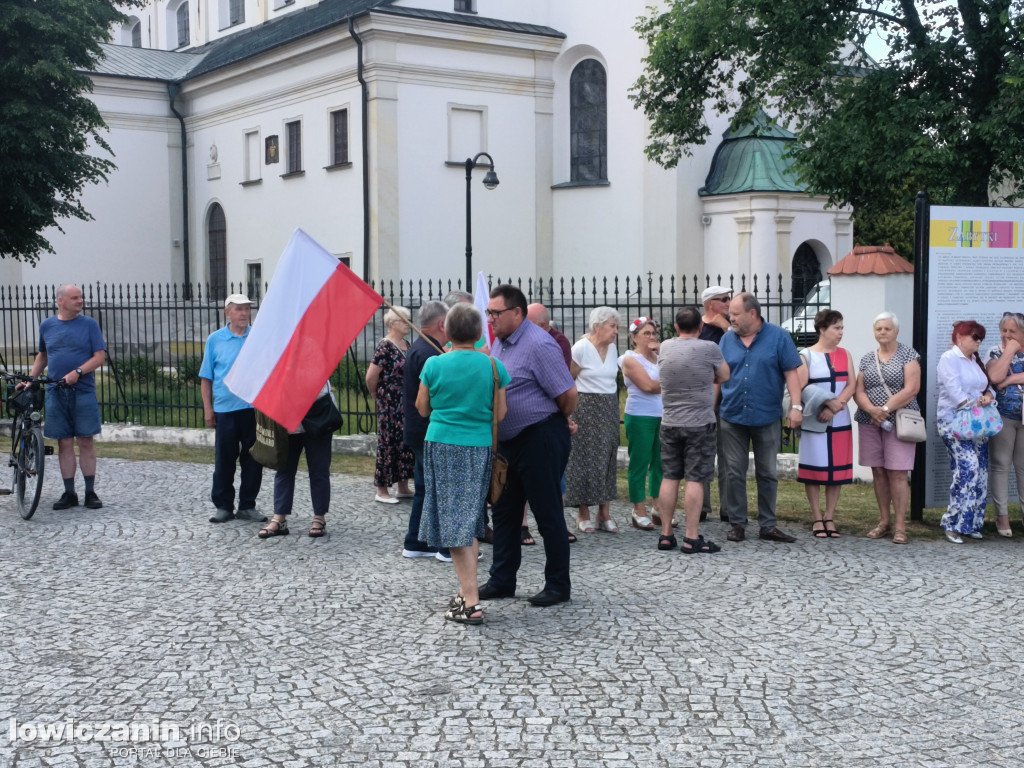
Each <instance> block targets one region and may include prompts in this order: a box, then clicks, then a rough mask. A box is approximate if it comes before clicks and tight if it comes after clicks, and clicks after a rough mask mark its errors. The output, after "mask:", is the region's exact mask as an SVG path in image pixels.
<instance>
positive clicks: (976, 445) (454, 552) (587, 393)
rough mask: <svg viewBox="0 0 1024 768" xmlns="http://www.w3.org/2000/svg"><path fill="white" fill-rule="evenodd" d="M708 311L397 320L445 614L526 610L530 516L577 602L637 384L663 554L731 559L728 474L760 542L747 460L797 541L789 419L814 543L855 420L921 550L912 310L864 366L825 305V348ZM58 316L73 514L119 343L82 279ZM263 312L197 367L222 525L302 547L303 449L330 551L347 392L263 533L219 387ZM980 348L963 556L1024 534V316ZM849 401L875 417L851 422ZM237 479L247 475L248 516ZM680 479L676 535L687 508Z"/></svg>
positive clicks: (943, 428)
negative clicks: (522, 579)
mask: <svg viewBox="0 0 1024 768" xmlns="http://www.w3.org/2000/svg"><path fill="white" fill-rule="evenodd" d="M701 300H702V303H703V306H702V307H683V308H681V309H680V310H679V311H678V312H676V314H675V317H674V323H673V328H672V329H663V328H661V327H659V325H658V323H657V322H656V321H655V320H653V319H651V318H649V317H646V316H640V317H637V318H634V319H632V320H631V321H630V322H629V324H628V326H626V329H627V338H628V347H629V348H628V349H627V350H625V351H624V353H623V354H621V355H620V354H619V352H618V349H617V346H616V343H617V341H618V339H619V331H620V328H621V327H622V326H623V322H624V321H623V318H621V317H620V315H619V313H618V312H617V311H616V310H615V309H613V308H611V307H597V308H595V309H594V310H593V311H592V312H591V313H590V316H589V321H588V324H587V330H586V333H585V334H583V335H582V336H581V337H580V338H579V339H578V340H577V341H575V343H571V342H570V341H569V340H568V339H566V337H565V336H564V335H563V334H561V333H560V332H559V331H558V330H557V329H555V328H553V327H552V326H551V323H550V314H549V313H548V311H547V309H546V308H545V307H543V306H542V305H540V304H532V305H529V306H528V305H527V303H526V297H525V296H524V294H523V293H522V291H520V290H519V289H518V288H516V287H514V286H511V285H500V286H498V287H496V288H495V289H494V290H493V291H491V293H490V297H489V303H488V306H487V310H486V313H485V314H486V322H487V324H488V325H489V328H490V334H487V333H486V332H485V328H484V318H483V317H482V316H481V313H480V311H479V310H478V309H477V308H476V307H475V306H473V304H472V297H471V296H470V295H469V294H467V293H463V292H460V291H453V292H452V293H450V294H449V295H448V296H446V297H445V300H444V301H428V302H426V303H424V304H423V306H422V307H420V309H419V317H418V320H419V327H418V328H417V338H416V339H415V341H413V342H412V343H410V342H409V333H410V331H411V330H412V325H411V315H410V313H409V312H408V310H406V309H404V308H402V307H392V308H391V309H390V310H389V311H388V312H387V314H386V315H385V317H384V324H385V326H386V329H387V333H386V335H385V337H384V338H383V339H381V341H380V343H379V344H378V345H377V347H376V350H375V353H374V355H373V359H372V361H371V363H370V365H369V367H368V370H367V373H366V384H367V388H368V390H369V391H370V392H371V393H372V395H373V397H374V399H375V401H376V404H377V413H378V424H379V431H378V451H377V465H376V472H375V475H374V487H375V494H374V500H375V501H377V502H380V503H385V504H394V503H398V500H399V499H403V498H410V499H412V506H411V510H410V514H409V523H408V528H407V532H406V536H405V541H404V543H403V552H402V554H403V555H404V556H405V557H408V558H420V557H429V558H436V559H439V560H442V561H445V562H452V563H454V569H455V572H456V576H457V578H458V582H459V590H458V593H457V594H456V595H455V596H454V597H452V598H451V600H450V602H449V605H448V608H447V611H446V613H445V616H446V618H447V619H448V620H451V621H454V622H459V623H466V624H479V623H481V622H482V621H483V607H482V603H483V601H488V600H498V599H502V598H508V597H512V596H514V594H515V592H516V586H517V577H518V572H519V570H520V566H521V564H522V554H521V548H522V547H523V546H528V545H532V544H535V543H536V542H535V540H534V539H533V537H532V535H531V534H530V531H529V528H528V526H527V516H526V510H527V509H529V510H530V511H532V514H533V517H534V519H535V521H536V525H537V530H538V532H539V535H540V538H541V539H542V541H543V547H544V554H545V565H544V586H543V588H542V589H541V590H540V591H539V592H537V593H536V594H534V595H533V596H531V597H530V598H529V602H530V603H532V604H533V605H536V606H542V607H543V606H550V605H555V604H558V603H562V602H565V601H568V600H569V599H570V596H571V593H572V587H571V580H570V573H569V560H570V557H569V553H570V544H571V543H573V542H575V541H576V535H574V533H572V532H570V531H569V529H568V527H567V525H566V521H565V516H564V513H563V509H564V508H565V507H573V508H575V510H576V514H575V518H576V519H575V529H576V533H579V534H594V533H597V532H603V533H610V534H614V533H617V532H618V530H619V528H618V524H617V523H616V521H615V520H614V519H613V517H612V515H611V506H610V504H611V502H612V501H613V500H615V499H616V497H617V495H618V493H617V456H618V448H619V442H620V439H619V424H620V398H619V383H618V376H619V374H620V372H621V376H622V383H623V386H624V388H625V392H626V398H625V404H624V409H623V411H624V412H623V414H622V418H623V421H624V426H625V436H626V443H627V446H628V456H629V467H628V472H627V475H628V497H629V502H630V503H631V504H632V511H631V520H630V522H631V525H632V526H633V527H634V528H636V529H639V530H643V531H653V530H655V529H659V535H658V541H657V548H658V549H659V550H666V551H667V550H674V549H678V550H679V551H680V552H682V553H684V554H701V553H704V554H710V553H715V552H719V551H720V550H721V547H720V546H719V545H718V544H716V543H714V542H712V541H711V540H709V539H706V538H705V537H704V536H703V535H701V533H700V522H701V521H703V520H706V519H707V518H708V517H709V515H710V513H711V493H710V491H711V483H712V481H714V480H715V473H716V467H717V481H718V491H719V498H720V502H721V505H720V510H719V512H720V519H721V520H722V521H726V522H728V523H729V530H728V533H727V538H728V540H729V541H731V542H742V541H744V540H745V538H746V529H747V524H748V508H747V471H748V464H749V457H750V456H751V454H752V455H753V459H754V480H755V485H756V498H757V521H758V537H759V538H760V539H763V540H767V541H773V542H780V543H790V542H793V541H795V537H794V536H792V535H791V534H789V533H786V532H785V531H782V530H780V529H779V528H778V526H777V520H776V496H777V490H778V475H777V453H778V450H779V446H780V441H781V430H782V428H783V425H784V424H785V425H788V427H789V428H790V429H799V430H800V449H799V450H800V454H799V470H798V477H797V479H798V481H799V482H801V483H802V484H804V486H805V490H806V495H807V501H808V507H809V519H810V533H811V535H812V536H813V537H814V538H816V539H838V538H840V536H841V534H840V530H839V527H838V522H837V520H836V514H837V510H838V507H839V499H840V492H841V489H842V486H843V485H845V484H848V483H850V482H852V480H853V474H854V456H853V429H854V424H856V429H857V431H858V444H859V452H858V456H857V461H858V462H859V464H860V465H861V466H864V467H870V468H871V474H872V479H873V485H874V493H875V498H876V500H877V503H878V514H879V517H878V524H877V525H876V526H875V527H874V528H873V529H872V530H870V531H869V532H868V533H867V537H868V538H870V539H882V538H889V537H891V539H892V541H893V543H896V544H906V543H907V521H906V513H907V507H908V504H909V486H908V482H907V480H908V472H910V471H911V470H913V468H914V461H915V455H916V446H915V441H916V440H920V439H922V437H921V435H923V428H922V430H921V434H918V435H916V436H915V435H914V430H913V429H912V426H913V424H912V422H913V421H914V419H913V418H909V417H914V416H915V415H916V416H917V419H918V423H919V424H920V416H919V414H920V411H921V408H920V405H919V403H918V399H917V394H918V392H919V389H920V386H921V376H922V372H921V366H920V355H919V354H918V352H917V351H915V350H914V349H912V348H910V347H909V346H906V345H904V344H902V343H900V342H899V341H898V338H897V337H898V335H899V331H900V324H899V319H898V318H897V317H896V316H895V315H894V314H892V313H891V312H883V313H882V314H880V315H878V316H877V317H876V318H875V319H874V321H873V325H872V330H873V332H874V337H875V341H876V342H877V345H878V346H877V349H874V350H872V351H870V352H868V353H866V354H864V355H863V356H862V357H861V358H860V359H859V364H858V365H856V366H855V365H854V357H853V356H852V355H851V354H850V352H848V351H847V350H846V349H845V348H843V347H842V346H841V343H842V340H843V333H844V321H843V316H842V314H841V313H840V312H838V311H836V310H833V309H827V310H823V311H821V312H819V313H818V314H817V316H816V317H815V321H814V327H815V330H816V332H817V340H816V342H815V343H814V344H812V345H810V346H808V347H807V348H805V349H801V350H798V349H797V346H796V345H795V344H794V342H793V339H792V338H791V336H790V335H789V334H788V333H787V332H786V331H784V330H783V329H782V328H781V327H779V326H777V325H773V324H771V323H769V322H767V321H766V320H765V319H764V317H763V316H762V313H761V307H760V304H759V302H758V300H757V298H756V297H755V296H754V295H753V294H751V293H745V292H744V293H739V294H737V295H735V296H733V295H732V292H731V291H729V290H728V289H726V288H724V287H722V286H711V287H709V288H708V289H707V290H705V291H704V292H703V294H702V296H701ZM57 304H58V313H57V315H56V316H55V317H53V318H49V319H47V320H46V321H44V323H43V325H42V327H41V328H40V349H39V354H38V356H37V358H36V360H35V362H34V363H33V366H32V371H31V373H32V375H33V376H38V375H40V374H41V373H42V372H43V370H44V369H47V368H48V370H49V374H50V376H51V377H53V378H63V379H64V381H65V382H66V383H67V384H68V385H69V386H68V387H67V388H66V389H61V390H57V389H55V388H51V389H50V390H49V391H48V392H47V402H46V408H47V419H46V433H45V434H46V436H47V437H51V438H55V439H57V440H58V441H59V447H60V453H59V455H60V466H61V474H62V477H63V478H64V483H65V492H64V494H63V495H62V496H61V498H60V499H59V500H58V501H57V502H56V503H55V504H54V509H67V508H69V507H72V506H75V505H77V504H78V498H77V495H76V493H75V485H74V476H75V469H76V461H75V458H76V457H75V451H74V445H75V443H76V442H77V445H78V448H79V456H78V463H79V464H80V466H81V470H82V474H83V476H84V479H85V505H86V506H87V507H90V508H98V507H99V506H102V505H101V503H100V501H99V498H98V496H97V495H96V493H95V490H94V486H93V484H94V480H95V453H94V450H93V447H92V438H93V436H94V435H95V434H97V433H98V431H99V419H98V408H97V407H96V397H95V392H94V388H93V387H94V385H93V383H92V382H93V371H94V370H95V369H96V368H97V367H98V366H99V365H101V364H102V362H103V357H104V354H105V346H104V342H103V338H102V334H100V332H99V328H98V326H96V324H95V321H92V320H90V319H89V318H86V317H84V316H83V315H82V314H81V311H82V298H81V291H80V290H79V289H78V288H76V287H75V286H61V287H60V289H59V290H58V292H57ZM250 306H251V302H250V301H249V299H248V298H247V297H246V296H244V295H241V294H232V295H231V296H228V297H227V299H226V301H225V302H224V315H225V320H226V324H225V325H224V327H223V328H220V329H219V330H217V331H215V332H214V333H212V334H211V335H210V337H209V338H208V340H207V343H206V349H205V354H204V358H203V363H202V367H201V369H200V373H199V376H200V382H201V392H202V398H203V408H204V414H205V420H206V423H207V425H208V426H210V427H212V428H214V429H215V430H216V431H215V465H214V472H213V483H212V490H211V495H210V497H211V501H212V502H213V505H214V508H215V512H214V515H213V517H211V518H210V522H212V523H223V522H226V521H228V520H231V519H235V518H239V519H243V520H249V521H253V522H259V523H266V525H264V526H263V527H262V528H260V529H259V532H258V536H259V538H263V539H265V538H271V537H275V536H282V535H286V534H288V533H289V530H288V519H289V515H290V513H291V511H292V498H293V495H294V487H295V475H296V470H297V467H298V463H299V457H300V455H301V454H302V453H303V452H304V453H305V454H306V460H307V466H308V469H309V483H310V491H311V500H312V506H313V510H312V511H313V518H312V522H311V527H310V530H309V536H311V537H319V536H323V535H324V533H325V532H326V515H327V512H328V510H329V506H330V477H329V473H330V455H331V435H332V434H333V432H334V430H336V429H337V427H338V425H339V423H340V415H339V414H338V410H337V407H336V404H335V403H334V401H333V395H332V393H331V390H330V386H329V383H328V382H325V383H324V386H323V390H322V391H321V393H320V396H319V397H318V398H317V400H316V402H315V403H314V404H313V406H312V407H311V408H310V410H309V413H308V414H307V416H306V418H305V419H303V421H302V424H301V425H300V426H299V427H298V428H297V429H296V430H294V431H293V432H291V433H289V434H288V436H287V442H288V457H287V461H286V462H285V463H284V465H283V467H282V468H280V469H279V470H278V471H277V473H276V476H275V481H274V515H273V518H272V519H270V521H269V522H267V518H266V517H265V516H263V515H261V514H259V513H257V511H256V507H255V503H256V497H257V494H258V492H259V489H260V485H261V481H262V474H263V473H262V467H261V466H260V465H259V464H258V463H257V462H256V461H255V460H254V459H253V457H252V456H251V455H250V454H249V449H250V447H251V446H252V445H253V442H254V440H255V434H256V429H257V425H256V424H257V422H256V418H255V413H254V410H253V408H252V406H251V405H250V404H248V403H246V402H244V401H242V400H240V399H239V398H238V397H237V396H235V395H234V394H233V393H232V392H231V391H230V390H229V389H228V388H227V387H226V386H225V385H224V376H225V375H226V374H227V372H228V370H230V368H231V366H232V364H233V362H234V360H235V358H236V357H237V356H238V352H239V350H240V349H241V347H242V345H243V344H244V343H245V340H246V338H247V336H248V332H249V321H250V315H251V313H250ZM985 335H986V332H985V328H984V327H983V326H982V325H980V324H979V323H977V322H976V321H974V320H964V321H961V322H957V323H955V324H954V326H953V330H952V334H951V337H950V342H951V346H950V348H949V349H948V350H947V351H946V352H945V353H944V354H943V355H942V356H941V358H940V359H939V361H938V365H937V378H938V408H937V418H936V424H935V430H936V432H937V434H938V435H939V436H940V438H941V439H942V441H943V443H944V445H945V446H946V449H947V451H948V454H949V461H950V470H951V473H952V480H951V486H950V500H949V505H948V508H947V511H946V513H945V514H944V515H943V517H942V521H941V527H942V529H943V530H944V532H945V535H946V538H947V539H948V540H949V541H950V542H952V543H954V544H962V543H963V540H964V537H968V538H975V539H980V538H982V526H983V523H984V515H985V507H986V504H987V502H988V499H989V498H990V497H991V500H992V502H993V504H994V506H995V512H996V530H997V532H998V533H999V535H1001V536H1005V537H1011V536H1012V535H1013V534H1012V531H1011V528H1010V521H1009V512H1008V485H1009V471H1010V468H1011V467H1012V468H1013V469H1014V472H1015V475H1016V480H1017V486H1018V488H1024V426H1022V423H1024V422H1022V407H1024V315H1022V314H1020V313H1012V312H1007V313H1005V314H1004V315H1003V317H1002V320H1001V321H1000V324H999V344H998V345H997V346H995V347H993V348H991V349H990V350H989V352H988V355H987V358H988V359H987V362H986V361H984V360H983V358H982V355H981V354H980V348H981V345H982V344H983V342H984V340H985ZM489 338H490V339H491V341H490V342H488V339H489ZM69 393H70V394H69ZM851 401H853V403H854V404H855V405H856V410H855V412H854V413H853V415H852V417H851V413H850V403H851ZM908 415H909V417H908ZM908 424H910V426H908ZM495 447H496V453H497V454H498V455H500V456H501V457H503V458H504V460H505V462H507V478H506V485H505V487H504V490H503V491H502V492H501V493H500V494H499V495H497V496H496V497H494V498H492V499H491V502H492V503H491V504H488V501H487V500H488V491H489V489H490V486H491V472H492V466H493V462H494V461H495V455H496V454H495ZM236 467H240V469H241V484H240V487H239V491H238V504H237V509H236V505H235V487H234V476H235V471H236ZM990 469H991V471H990ZM410 480H411V481H412V482H413V486H412V487H410V486H409V482H410ZM684 482H685V489H684V491H683V503H682V509H683V513H684V535H683V536H682V537H681V538H682V541H681V542H679V541H678V540H677V538H676V530H675V529H676V527H677V526H678V522H677V520H676V515H675V511H676V509H677V507H678V506H679V491H680V485H681V484H683V483H684ZM393 487H395V488H396V490H395V491H392V488H393ZM822 491H823V492H824V493H822ZM822 495H823V496H824V503H822ZM648 503H650V506H648ZM488 517H489V518H490V525H488ZM480 542H487V543H492V544H493V547H494V556H493V560H492V565H491V567H490V570H489V573H488V577H487V579H486V580H484V581H483V582H482V583H480V582H479V581H478V576H477V560H478V557H479V544H480Z"/></svg>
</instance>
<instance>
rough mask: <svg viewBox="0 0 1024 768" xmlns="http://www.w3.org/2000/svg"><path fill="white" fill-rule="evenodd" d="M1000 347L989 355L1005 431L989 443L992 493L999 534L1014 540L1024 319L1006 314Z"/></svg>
mask: <svg viewBox="0 0 1024 768" xmlns="http://www.w3.org/2000/svg"><path fill="white" fill-rule="evenodd" d="M999 341H1000V344H999V346H998V347H994V348H992V349H991V350H989V353H988V365H987V366H986V369H987V370H988V380H989V381H990V382H991V384H992V386H993V387H995V388H996V407H997V409H998V411H999V415H1000V416H1002V417H1003V429H1002V430H1001V431H1000V432H999V434H998V435H996V436H995V437H993V438H991V440H990V441H989V473H988V491H989V495H990V496H991V497H992V504H993V505H994V506H995V508H996V531H997V532H998V533H999V535H1000V536H1005V537H1006V538H1010V537H1012V536H1013V531H1011V530H1010V514H1009V510H1008V509H1007V496H1008V495H1009V492H1010V488H1009V486H1010V466H1011V465H1012V466H1013V469H1014V472H1015V473H1016V475H1017V497H1018V501H1019V500H1020V495H1021V494H1024V425H1022V422H1021V406H1022V404H1024V315H1022V314H1021V313H1020V312H1004V313H1003V319H1002V320H1000V321H999Z"/></svg>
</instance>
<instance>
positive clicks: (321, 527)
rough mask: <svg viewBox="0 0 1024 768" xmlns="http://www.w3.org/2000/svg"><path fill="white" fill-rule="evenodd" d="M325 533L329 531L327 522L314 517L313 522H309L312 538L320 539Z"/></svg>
mask: <svg viewBox="0 0 1024 768" xmlns="http://www.w3.org/2000/svg"><path fill="white" fill-rule="evenodd" d="M325 533H327V522H326V521H324V520H321V519H320V518H318V517H314V518H313V522H312V523H310V524H309V537H310V538H311V539H318V538H320V537H321V536H323V535H324V534H325Z"/></svg>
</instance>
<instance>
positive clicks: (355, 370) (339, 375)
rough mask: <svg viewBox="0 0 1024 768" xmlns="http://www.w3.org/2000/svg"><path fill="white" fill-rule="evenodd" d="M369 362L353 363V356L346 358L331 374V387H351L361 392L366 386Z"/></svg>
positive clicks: (337, 388)
mask: <svg viewBox="0 0 1024 768" xmlns="http://www.w3.org/2000/svg"><path fill="white" fill-rule="evenodd" d="M367 367H368V365H367V363H356V364H353V363H352V359H351V358H348V357H346V358H344V359H342V361H341V362H340V363H339V364H338V367H337V368H336V369H335V371H334V373H332V374H331V387H332V388H333V389H334V390H335V391H340V390H342V389H350V390H352V391H353V392H359V391H360V390H362V389H365V388H366V369H367Z"/></svg>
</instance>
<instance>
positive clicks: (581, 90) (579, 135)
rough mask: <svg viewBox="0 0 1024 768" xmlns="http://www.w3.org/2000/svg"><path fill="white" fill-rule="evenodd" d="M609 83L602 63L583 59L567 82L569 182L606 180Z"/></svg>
mask: <svg viewBox="0 0 1024 768" xmlns="http://www.w3.org/2000/svg"><path fill="white" fill-rule="evenodd" d="M607 90H608V79H607V75H606V74H605V70H604V67H603V66H602V65H601V62H599V61H597V60H596V59H584V60H583V61H581V62H580V63H579V64H577V65H576V67H575V69H573V71H572V75H570V78H569V125H570V128H569V162H570V180H571V181H582V182H592V181H607V179H608V96H607Z"/></svg>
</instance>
